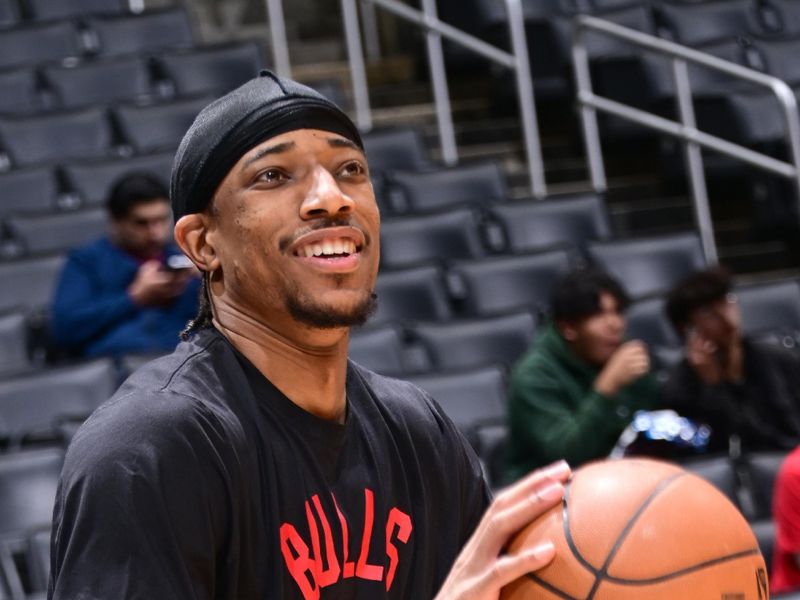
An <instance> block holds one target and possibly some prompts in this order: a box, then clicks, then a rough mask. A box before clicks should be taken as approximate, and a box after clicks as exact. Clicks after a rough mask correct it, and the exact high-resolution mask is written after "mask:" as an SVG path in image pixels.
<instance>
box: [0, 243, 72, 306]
mask: <svg viewBox="0 0 800 600" xmlns="http://www.w3.org/2000/svg"><path fill="white" fill-rule="evenodd" d="M63 265H64V257H63V256H47V257H43V258H31V259H24V260H15V261H11V262H0V281H3V282H9V281H13V282H14V284H13V285H8V284H7V283H6V284H4V285H3V286H2V287H0V311H9V310H17V309H23V310H26V311H34V312H35V311H38V310H41V309H42V308H44V307H47V306H48V305H49V304H50V301H51V299H52V296H53V291H54V290H55V285H56V281H57V279H58V275H59V273H60V272H61V268H62V267H63Z"/></svg>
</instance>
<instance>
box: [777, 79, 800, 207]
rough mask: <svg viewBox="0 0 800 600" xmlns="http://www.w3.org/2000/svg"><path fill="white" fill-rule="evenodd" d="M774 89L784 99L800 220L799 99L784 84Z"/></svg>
mask: <svg viewBox="0 0 800 600" xmlns="http://www.w3.org/2000/svg"><path fill="white" fill-rule="evenodd" d="M781 83H782V84H783V85H776V86H775V87H774V88H773V91H774V92H775V95H776V96H778V98H781V99H782V102H781V106H782V107H783V116H784V119H786V143H787V145H788V146H789V155H790V156H791V157H792V163H793V164H794V168H795V176H794V186H795V190H796V192H797V218H798V220H800V116H799V115H798V107H797V97H796V96H795V95H794V91H792V88H790V87H789V86H788V85H786V84H785V83H784V82H781Z"/></svg>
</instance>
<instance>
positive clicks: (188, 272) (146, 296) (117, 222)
mask: <svg viewBox="0 0 800 600" xmlns="http://www.w3.org/2000/svg"><path fill="white" fill-rule="evenodd" d="M107 207H108V212H109V216H110V234H109V235H108V236H106V237H103V238H101V239H99V240H97V241H94V242H91V243H89V244H87V245H86V246H83V247H81V248H77V249H75V250H73V251H72V252H70V255H69V257H68V258H67V262H66V264H65V266H64V269H63V271H62V273H61V276H60V278H59V282H58V285H57V287H56V292H55V296H54V299H53V304H52V314H51V319H50V322H51V329H52V336H53V340H54V342H55V344H56V345H57V346H59V347H61V348H62V349H64V350H67V351H69V352H71V353H73V354H78V355H82V356H87V357H90V356H100V355H106V356H118V355H122V354H132V353H149V352H153V353H155V352H168V351H171V350H173V349H174V348H175V345H176V344H177V343H178V336H179V334H180V331H181V330H182V329H183V328H184V327H185V326H186V323H187V321H188V320H189V319H191V318H192V317H193V316H194V315H195V314H196V313H197V296H198V289H199V279H198V278H197V277H196V276H195V274H196V269H194V267H193V266H192V264H191V262H188V263H187V262H186V261H185V257H184V256H183V255H182V254H181V252H180V250H179V249H178V248H177V246H175V244H173V243H171V242H170V241H169V237H170V235H169V233H170V221H171V213H170V206H169V199H168V192H167V190H166V188H165V187H164V185H162V184H161V183H160V182H159V181H158V180H157V179H155V178H153V177H152V176H149V175H147V174H144V173H132V174H129V175H126V176H125V177H123V178H122V179H120V180H119V181H118V182H117V183H116V184H115V185H114V187H113V188H112V191H111V193H110V195H109V198H108V202H107ZM179 259H184V262H183V263H180V262H177V263H176V261H179Z"/></svg>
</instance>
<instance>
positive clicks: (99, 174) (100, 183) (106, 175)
mask: <svg viewBox="0 0 800 600" xmlns="http://www.w3.org/2000/svg"><path fill="white" fill-rule="evenodd" d="M172 159H173V154H172V152H166V153H160V154H147V155H143V156H132V157H129V158H118V159H116V160H105V161H92V162H86V161H80V162H78V161H75V162H70V163H66V164H64V165H63V166H62V169H61V170H62V171H63V173H64V176H65V179H66V181H67V186H68V188H69V190H70V191H71V193H73V194H75V195H76V197H77V198H78V199H79V201H80V203H81V205H82V206H103V205H104V204H105V202H106V200H107V198H108V194H109V193H110V192H111V188H112V187H113V186H114V184H115V183H116V182H117V181H118V180H119V179H120V178H122V176H123V175H126V174H128V173H134V172H135V173H149V174H151V175H153V176H155V177H157V178H158V179H160V180H161V181H162V183H164V184H165V185H168V184H169V178H170V172H171V171H172Z"/></svg>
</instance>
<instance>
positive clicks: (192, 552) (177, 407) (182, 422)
mask: <svg viewBox="0 0 800 600" xmlns="http://www.w3.org/2000/svg"><path fill="white" fill-rule="evenodd" d="M221 429H222V428H221V426H220V422H219V421H218V420H217V419H215V416H214V415H213V414H212V413H210V412H209V411H207V410H202V409H201V408H200V407H199V403H197V402H194V401H192V399H189V398H185V397H182V396H177V395H174V394H158V393H154V394H151V395H148V396H145V397H141V398H130V397H128V398H124V397H123V398H120V399H118V400H112V401H111V403H109V404H108V405H106V406H104V407H103V408H101V409H100V410H99V411H97V412H96V413H95V415H93V416H92V417H91V418H90V419H89V421H87V423H86V424H85V425H84V426H83V427H82V428H81V430H80V431H79V432H78V434H77V435H76V437H75V439H74V440H73V443H72V444H71V446H70V449H69V451H68V453H67V456H66V459H65V465H64V469H63V472H62V478H61V483H60V485H59V491H58V494H57V498H56V506H55V511H54V520H53V536H52V547H51V578H50V590H49V592H50V595H49V597H50V598H52V599H53V600H66V599H69V600H95V599H97V600H100V599H103V600H107V599H111V598H114V599H115V600H124V599H128V598H131V599H132V598H137V599H139V598H170V600H184V599H186V600H188V599H192V600H204V599H210V598H213V597H214V587H215V564H216V563H217V560H218V555H222V554H223V552H224V548H223V544H224V531H226V529H227V527H226V521H227V520H228V519H230V515H229V514H228V513H229V509H228V508H227V507H228V506H230V504H229V503H228V498H229V495H230V494H229V490H230V487H231V484H230V479H231V476H230V473H228V471H227V470H226V468H225V463H226V460H225V458H224V453H225V451H224V450H223V448H224V444H223V443H222V441H223V439H224V436H223V435H222V431H221Z"/></svg>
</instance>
